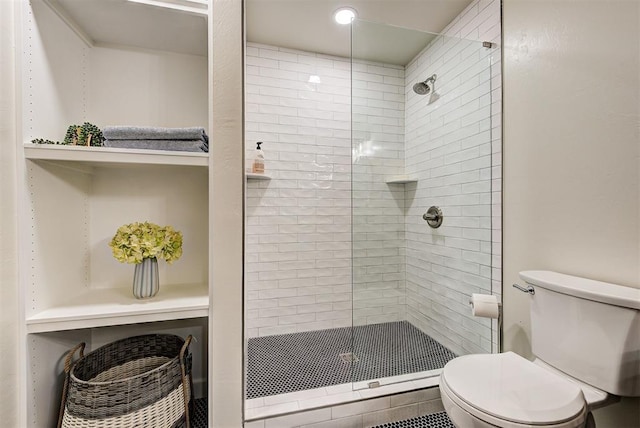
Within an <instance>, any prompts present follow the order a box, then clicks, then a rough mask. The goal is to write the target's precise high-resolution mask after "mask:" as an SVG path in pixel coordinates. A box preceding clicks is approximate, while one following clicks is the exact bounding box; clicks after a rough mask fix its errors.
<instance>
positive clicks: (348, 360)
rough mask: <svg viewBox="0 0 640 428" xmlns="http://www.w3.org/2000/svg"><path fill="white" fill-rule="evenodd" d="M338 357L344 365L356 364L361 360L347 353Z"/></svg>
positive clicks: (351, 353)
mask: <svg viewBox="0 0 640 428" xmlns="http://www.w3.org/2000/svg"><path fill="white" fill-rule="evenodd" d="M338 356H339V357H340V359H341V360H342V362H343V363H355V362H358V361H360V359H359V358H358V357H356V356H355V355H354V353H353V352H345V353H344V354H339V355H338Z"/></svg>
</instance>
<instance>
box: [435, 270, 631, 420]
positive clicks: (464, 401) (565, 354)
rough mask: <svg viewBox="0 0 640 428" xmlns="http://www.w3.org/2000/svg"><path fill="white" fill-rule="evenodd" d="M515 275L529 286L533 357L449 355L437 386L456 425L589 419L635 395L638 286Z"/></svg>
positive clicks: (544, 273)
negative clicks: (595, 412)
mask: <svg viewBox="0 0 640 428" xmlns="http://www.w3.org/2000/svg"><path fill="white" fill-rule="evenodd" d="M520 277H521V278H522V279H523V280H524V281H525V282H526V283H527V285H528V286H529V290H531V291H530V293H532V292H533V293H532V294H531V348H532V351H533V354H534V355H535V356H536V357H537V359H536V360H535V361H533V362H531V361H529V360H527V359H525V358H522V357H520V356H519V355H517V354H514V353H513V352H505V353H501V354H477V355H465V356H462V357H458V358H455V359H453V360H451V361H450V362H449V363H448V364H447V365H446V366H445V367H444V369H443V370H442V374H441V376H440V393H441V397H442V403H443V404H444V408H445V410H446V412H447V414H448V415H449V418H450V419H451V420H452V422H453V423H454V425H455V426H456V427H458V428H485V427H503V428H524V427H532V428H533V427H535V428H540V427H553V428H573V427H595V423H594V421H593V417H592V416H591V410H594V409H597V408H599V407H603V406H606V405H608V404H611V403H613V402H616V401H618V400H619V397H620V396H624V397H637V396H640V289H635V288H630V287H623V286H620V285H614V284H608V283H604V282H599V281H593V280H589V279H584V278H577V277H574V276H569V275H563V274H560V273H556V272H548V271H527V272H521V273H520ZM531 287H532V288H531Z"/></svg>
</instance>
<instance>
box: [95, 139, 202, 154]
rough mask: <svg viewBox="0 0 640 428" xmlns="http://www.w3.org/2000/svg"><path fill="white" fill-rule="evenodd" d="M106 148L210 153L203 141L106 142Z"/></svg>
mask: <svg viewBox="0 0 640 428" xmlns="http://www.w3.org/2000/svg"><path fill="white" fill-rule="evenodd" d="M104 147H113V148H120V149H145V150H171V151H177V152H208V151H209V147H208V146H207V145H206V144H205V143H204V142H203V141H202V140H105V141H104Z"/></svg>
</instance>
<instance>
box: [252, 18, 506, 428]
mask: <svg viewBox="0 0 640 428" xmlns="http://www.w3.org/2000/svg"><path fill="white" fill-rule="evenodd" d="M380 35H383V36H384V37H382V39H381V37H380ZM351 40H352V57H351V58H342V57H333V56H328V55H323V54H318V53H312V52H305V51H298V50H292V49H284V48H281V47H278V46H269V45H262V44H252V43H249V44H248V46H247V57H246V64H247V73H246V74H247V75H246V148H247V157H248V159H251V156H252V151H253V148H254V146H255V142H256V141H263V142H264V144H263V148H264V151H265V174H266V175H265V176H256V175H251V176H250V177H248V179H247V200H246V201H247V203H246V216H247V218H246V224H247V227H246V251H245V290H246V323H245V324H246V346H247V351H246V355H247V361H246V398H247V412H246V414H247V416H248V418H249V419H251V418H252V417H258V416H264V415H269V414H274V413H282V412H291V411H295V410H300V409H301V408H304V405H303V404H301V403H302V402H303V401H304V402H305V403H306V406H307V407H314V406H316V407H317V406H321V405H327V404H331V403H332V401H331V400H329V401H327V396H330V395H331V394H334V395H335V396H336V397H337V398H336V399H337V400H340V399H341V397H343V396H344V397H347V396H348V397H350V398H345V399H349V400H353V399H355V398H357V397H358V396H359V395H358V394H359V392H358V391H362V390H369V389H370V388H375V387H378V386H380V385H388V384H394V383H398V382H407V381H413V380H415V379H420V378H427V377H433V376H437V375H438V373H439V370H440V369H441V368H442V367H443V365H444V364H446V362H447V361H449V360H450V359H452V358H454V357H455V356H456V355H462V354H467V353H475V352H492V349H495V348H496V342H497V338H496V325H492V322H491V320H488V319H481V318H474V317H473V316H471V310H470V307H469V303H468V302H469V298H470V295H471V294H472V293H492V272H493V271H492V261H493V260H492V212H491V209H492V200H491V197H492V194H491V183H492V156H491V154H492V151H491V141H492V125H491V103H492V101H491V62H490V57H491V53H492V52H491V49H487V48H484V47H483V46H482V42H481V41H472V40H465V39H461V38H457V37H450V36H446V35H433V34H426V33H423V32H419V31H414V30H407V29H403V28H398V27H390V26H385V25H382V24H374V23H370V22H366V21H361V20H356V21H354V22H353V23H352V37H351ZM381 40H384V43H381V42H380V41H381ZM311 76H314V79H310V77H311ZM425 76H428V77H427V78H426V79H425ZM436 80H437V83H438V88H437V97H435V98H434V97H433V95H434V92H436V91H435V89H434V87H435V86H434V84H435V82H436ZM416 82H418V83H416ZM422 95H429V96H428V97H424V96H422ZM428 98H430V99H428ZM432 206H434V207H438V208H439V209H440V216H441V218H443V219H444V220H443V221H442V223H441V225H440V226H439V227H438V228H432V227H429V224H428V223H427V221H425V219H423V215H424V214H425V212H426V211H427V210H428V209H429V208H430V207H432ZM494 324H495V323H494ZM301 391H305V392H304V393H302V395H300V396H296V395H295V394H296V393H298V392H301ZM363 396H364V395H363ZM300 397H302V398H300ZM318 397H322V398H323V400H319V398H318ZM305 400H306V401H305ZM314 400H315V401H314ZM333 402H335V401H333ZM293 403H295V405H294V404H293ZM269 406H275V407H274V410H273V411H272V412H270V411H268V410H266V411H265V408H266V407H269ZM256 409H259V411H258V410H256Z"/></svg>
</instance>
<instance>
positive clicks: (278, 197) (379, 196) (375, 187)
mask: <svg viewBox="0 0 640 428" xmlns="http://www.w3.org/2000/svg"><path fill="white" fill-rule="evenodd" d="M246 62H247V76H246V93H247V100H246V134H245V135H246V140H245V148H246V150H247V165H248V166H250V165H251V162H252V159H253V157H254V156H255V153H254V150H255V142H256V141H263V142H264V144H263V145H262V148H263V149H264V152H265V164H266V173H267V174H268V175H270V176H271V177H272V179H271V180H269V181H266V180H265V181H258V180H249V181H248V184H247V230H246V236H247V246H246V252H245V254H246V259H245V275H246V276H245V284H246V288H247V309H248V311H247V315H248V317H247V329H248V336H249V337H257V336H265V335H272V334H284V333H292V332H299V331H310V330H319V329H325V328H332V327H344V326H349V325H352V306H353V307H354V311H355V312H354V313H353V317H354V318H355V321H356V322H357V323H359V324H362V323H373V322H383V321H390V320H398V319H404V318H403V317H404V308H405V302H404V252H403V250H404V248H403V247H404V244H403V238H404V224H403V212H402V207H401V206H400V207H399V206H398V203H397V201H398V200H399V201H401V204H402V203H403V202H402V199H403V192H402V191H401V190H402V189H396V190H395V192H389V189H388V188H387V186H386V184H385V183H384V177H385V176H387V175H389V174H396V173H398V171H400V170H401V169H402V167H403V163H404V160H403V158H404V151H403V133H404V119H403V118H404V110H403V109H404V68H403V67H399V66H392V65H385V64H377V63H367V62H361V63H358V64H354V72H355V73H356V77H357V80H356V82H355V83H354V88H353V96H354V107H353V115H354V121H355V122H356V125H354V138H355V139H356V141H357V150H356V152H357V154H356V168H355V169H354V184H353V191H354V192H353V198H354V202H353V208H354V210H355V212H354V214H356V216H357V219H356V220H355V221H354V222H353V223H354V224H353V232H354V241H355V244H354V262H353V267H354V274H355V278H354V289H355V290H354V291H355V293H354V295H353V296H352V287H351V283H352V277H351V273H352V271H351V268H352V264H351V263H352V262H351V260H352V259H351V255H352V254H351V242H352V235H351V232H352V222H351V207H352V200H351V197H352V193H351V190H352V187H351V186H352V184H351V159H352V148H351V63H350V60H349V59H348V58H339V57H331V56H326V55H317V54H314V53H308V52H301V51H294V50H289V49H281V48H278V47H273V46H266V45H259V44H251V43H250V44H248V46H247V53H246ZM374 154H375V155H374ZM372 194H374V195H375V196H374V197H372V196H371V195H372ZM401 247H402V248H401Z"/></svg>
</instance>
